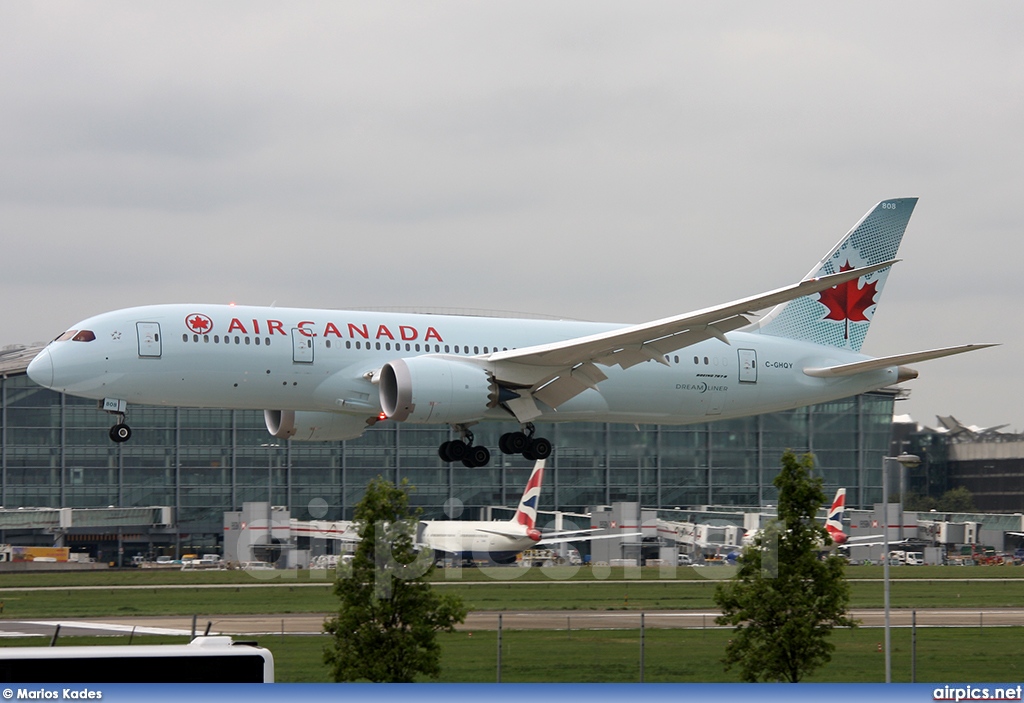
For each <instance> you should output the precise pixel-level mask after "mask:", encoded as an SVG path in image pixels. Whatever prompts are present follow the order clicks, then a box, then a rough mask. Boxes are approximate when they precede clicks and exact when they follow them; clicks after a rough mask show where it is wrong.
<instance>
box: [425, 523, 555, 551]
mask: <svg viewBox="0 0 1024 703" xmlns="http://www.w3.org/2000/svg"><path fill="white" fill-rule="evenodd" d="M498 533H504V534H498ZM517 533H521V534H517ZM417 542H419V543H420V544H424V545H426V546H427V547H429V548H431V549H433V550H434V551H435V552H444V553H446V554H452V555H455V556H461V557H464V558H468V559H471V558H476V559H494V560H502V559H506V558H508V557H511V556H515V555H516V554H518V553H519V552H521V551H523V550H524V549H530V548H531V547H533V546H534V545H535V544H536V542H535V541H534V540H532V539H530V537H529V536H528V535H527V534H526V528H525V527H524V526H522V525H517V524H515V523H514V522H510V521H494V522H484V521H479V520H429V521H428V520H425V521H423V522H421V523H420V533H419V534H418V535H417Z"/></svg>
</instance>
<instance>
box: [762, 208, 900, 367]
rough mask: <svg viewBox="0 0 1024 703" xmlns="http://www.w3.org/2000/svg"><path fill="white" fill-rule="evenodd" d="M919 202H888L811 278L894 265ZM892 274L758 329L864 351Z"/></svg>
mask: <svg viewBox="0 0 1024 703" xmlns="http://www.w3.org/2000/svg"><path fill="white" fill-rule="evenodd" d="M915 205H917V198H894V199H892V200H883V201H882V202H880V203H878V204H877V205H875V207H873V208H872V209H871V210H870V211H869V212H868V213H867V214H866V215H864V217H863V218H861V220H860V221H859V222H858V223H857V224H856V225H854V226H853V229H851V230H850V231H849V233H847V235H846V236H845V237H844V238H843V239H842V241H840V242H839V244H837V245H836V246H835V248H833V249H832V250H831V251H830V252H829V253H828V254H827V255H826V256H825V258H823V259H822V260H821V261H820V262H819V263H818V264H817V265H816V266H815V267H814V268H813V269H811V271H810V273H808V274H807V276H806V278H815V277H818V276H822V275H825V274H830V273H838V272H839V271H847V270H849V269H852V268H858V267H861V266H870V265H872V264H878V263H882V262H884V261H891V260H893V259H894V258H895V257H896V251H897V250H898V249H899V247H900V241H901V240H902V239H903V232H904V231H905V230H906V228H907V222H909V220H910V216H911V214H913V212H914V206H915ZM888 275H889V269H887V268H885V269H882V270H881V271H877V272H875V273H872V274H869V275H867V276H862V277H861V278H859V279H856V280H853V281H850V282H848V283H843V284H841V285H838V286H835V287H833V288H830V289H828V290H825V291H822V292H821V293H815V294H814V295H809V296H806V297H803V298H797V299H796V300H791V301H789V302H787V303H782V304H781V305H779V306H777V307H775V308H774V309H773V310H771V311H770V312H769V313H768V314H767V315H765V316H764V317H763V318H762V319H761V320H760V321H759V322H757V323H755V325H754V326H753V327H754V329H756V330H758V331H760V332H761V334H767V335H771V336H773V337H786V338H788V339H798V340H801V341H805V342H812V343H815V344H822V345H826V346H832V347H839V348H842V349H850V350H852V351H860V348H861V345H862V344H863V343H864V337H865V335H867V333H868V327H869V326H870V324H871V319H872V318H873V317H874V314H875V308H876V306H877V305H878V300H879V298H881V295H882V288H883V286H885V281H886V278H887V277H888Z"/></svg>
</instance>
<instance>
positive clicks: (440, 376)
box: [28, 198, 990, 467]
mask: <svg viewBox="0 0 1024 703" xmlns="http://www.w3.org/2000/svg"><path fill="white" fill-rule="evenodd" d="M916 203H917V199H916V198H899V199H893V200H884V201H882V202H880V203H878V205H876V206H875V207H873V208H872V209H871V210H870V211H869V212H868V213H867V214H866V215H865V216H864V217H863V218H862V219H861V220H860V221H859V222H858V223H857V224H856V225H854V227H853V229H852V230H850V232H849V233H848V234H847V235H846V236H845V237H844V238H843V239H842V240H841V241H840V242H839V244H837V245H836V246H835V247H834V248H833V249H832V250H830V251H829V252H828V253H827V254H826V255H825V257H824V258H822V259H821V261H820V262H818V263H817V264H815V266H814V268H812V269H811V271H810V273H809V274H808V275H807V277H806V278H804V279H803V280H802V281H800V282H799V283H796V284H794V285H790V286H786V287H784V288H779V289H777V290H773V291H770V292H767V293H762V294H759V295H754V296H750V297H747V298H742V299H740V300H736V301H734V302H731V303H726V304H724V305H718V306H714V307H710V308H705V309H703V310H697V311H695V312H689V313H684V314H681V315H676V316H673V317H667V318H664V319H661V320H655V321H653V322H647V323H643V324H637V325H626V324H612V323H590V322H571V321H554V320H529V319H506V318H488V317H469V316H456V315H423V314H405V313H384V312H357V311H345V310H314V309H297V308H277V307H245V306H231V305H213V304H198V303H188V304H169V305H151V306H145V307H135V308H128V309H124V310H117V311H115V312H108V313H104V314H101V315H97V316H95V317H90V318H89V319H87V320H83V321H82V322H79V323H77V324H75V325H73V326H72V327H71V328H70V329H69V330H68V331H67V332H65V333H64V334H62V335H60V336H59V337H57V339H55V340H54V341H53V342H51V343H50V344H49V345H48V346H47V347H46V348H45V349H43V351H42V352H40V353H39V355H38V356H37V357H36V358H35V359H34V360H33V361H32V363H31V364H30V365H29V367H28V374H29V376H30V377H31V378H32V379H33V380H34V381H35V382H36V383H38V384H40V385H42V386H45V387H46V388H52V389H54V390H56V391H60V392H63V393H68V394H71V395H75V396H82V397H86V398H95V399H97V400H99V401H100V406H101V407H102V409H104V410H106V411H108V412H110V413H113V414H115V415H116V416H117V424H115V425H114V426H113V427H112V428H111V429H110V438H111V439H112V440H113V441H115V442H124V441H126V440H128V439H129V438H130V437H131V430H130V428H129V427H128V425H127V424H125V413H126V411H127V407H128V404H129V403H139V404H147V405H173V406H184V407H204V408H242V409H245V408H248V409H260V410H264V411H265V418H266V425H267V429H268V430H269V432H270V434H272V435H273V436H274V437H278V438H282V439H294V440H306V441H321V440H332V441H336V440H345V439H355V438H357V437H359V436H360V435H361V434H362V433H363V431H364V430H365V429H366V428H367V427H369V426H370V425H373V424H375V423H377V422H381V421H391V422H402V423H407V424H434V425H450V426H451V427H453V428H454V429H455V430H457V431H458V432H459V435H460V439H456V440H451V441H446V442H444V443H443V444H441V446H440V447H439V450H438V451H439V454H440V457H441V459H442V460H444V461H448V462H453V461H459V462H462V463H463V464H465V465H466V466H469V467H474V466H483V465H485V464H487V463H488V462H489V461H490V451H489V450H488V448H487V447H483V446H479V445H475V444H474V440H473V433H472V431H471V429H470V428H471V427H472V426H473V425H475V424H476V423H479V422H483V421H489V420H490V421H495V420H496V421H515V422H518V423H519V425H520V430H519V431H516V432H509V433H506V434H504V435H502V437H501V439H500V442H499V445H500V447H499V448H500V450H501V451H502V452H505V453H508V454H522V455H523V456H524V457H526V458H527V459H531V460H536V459H544V458H546V457H547V456H548V455H549V454H550V453H551V443H550V442H549V441H548V440H547V439H545V438H544V437H542V436H540V435H538V434H536V431H535V423H544V422H622V423H652V424H670V425H685V424H691V423H698V422H706V421H709V420H714V419H719V418H734V417H742V416H746V415H756V414H760V413H766V412H773V411H778V410H785V409H789V408H796V407H802V406H805V405H812V404H815V403H822V402H826V401H829V400H834V399H837V398H844V397H848V396H852V395H856V394H858V393H864V392H866V391H871V390H875V389H878V388H883V387H885V386H890V385H893V384H895V383H898V382H901V381H905V380H908V379H912V378H915V377H916V376H917V372H916V371H914V370H913V369H910V368H908V367H907V366H906V365H907V364H911V363H915V362H919V361H925V360H928V359H935V358H938V357H942V356H949V355H951V354H958V353H961V352H965V351H970V350H972V349H978V348H981V347H984V346H990V345H979V344H968V345H963V346H956V347H946V348H942V349H933V350H929V351H921V352H915V353H910V354H898V355H895V356H885V357H881V358H875V357H870V356H866V355H864V354H862V353H861V352H860V349H861V345H862V343H863V341H864V336H865V335H866V334H867V331H868V326H869V325H870V324H871V320H872V318H873V316H874V313H875V309H876V306H877V304H878V300H879V297H880V296H881V293H882V288H883V286H884V285H885V281H886V278H887V276H888V274H889V270H890V267H891V266H892V265H893V264H894V263H895V256H896V251H897V249H898V248H899V244H900V240H901V239H902V237H903V232H904V230H905V229H906V226H907V222H908V220H909V219H910V215H911V213H912V212H913V210H914V206H915V205H916ZM759 310H769V312H768V313H767V314H766V315H765V316H764V317H762V318H760V319H756V320H755V319H754V318H755V313H756V312H757V311H759Z"/></svg>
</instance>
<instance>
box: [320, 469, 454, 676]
mask: <svg viewBox="0 0 1024 703" xmlns="http://www.w3.org/2000/svg"><path fill="white" fill-rule="evenodd" d="M408 491H409V485H408V482H407V481H405V480H403V481H402V485H401V486H396V485H395V484H393V483H391V482H390V481H386V480H384V479H383V478H381V477H377V478H376V479H374V480H373V481H371V482H370V483H369V485H368V486H367V487H366V496H365V497H364V498H363V499H362V500H361V501H360V502H359V504H358V505H357V506H356V509H355V515H354V518H355V521H356V522H357V523H359V538H360V541H359V545H358V547H357V548H356V552H355V555H354V558H353V559H352V561H351V562H349V563H348V564H344V565H343V566H340V567H339V568H338V575H337V578H336V580H335V582H334V593H335V595H337V596H338V597H339V598H340V599H341V606H340V608H339V610H338V614H337V616H335V617H333V618H331V619H329V620H327V621H326V622H325V623H324V631H325V632H327V633H328V634H330V635H332V636H333V639H332V641H331V643H330V644H329V645H327V646H326V647H325V649H324V662H325V663H327V664H328V665H329V666H330V668H331V674H332V675H333V677H334V680H335V681H355V680H358V679H367V680H369V681H373V682H391V683H407V682H411V681H412V680H413V678H414V677H415V676H416V675H417V674H424V675H427V676H430V677H432V678H437V677H438V675H439V674H440V673H441V666H440V654H441V649H440V646H439V645H438V644H437V641H436V636H437V633H438V632H440V631H444V632H451V631H452V630H453V629H454V627H455V624H456V623H459V622H462V621H463V620H465V617H466V608H465V607H464V606H463V604H462V600H461V599H459V598H458V597H457V596H451V595H440V594H437V593H435V592H434V591H433V590H432V588H431V586H430V584H429V583H428V582H427V581H426V580H425V577H426V575H427V574H428V573H429V572H430V570H431V568H433V553H432V552H431V551H430V550H422V551H421V552H416V550H415V549H414V546H415V544H414V539H413V538H414V535H415V534H416V532H415V530H416V525H417V522H418V518H419V511H416V513H410V511H409V493H408Z"/></svg>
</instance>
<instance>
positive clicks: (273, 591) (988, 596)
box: [0, 566, 1024, 618]
mask: <svg viewBox="0 0 1024 703" xmlns="http://www.w3.org/2000/svg"><path fill="white" fill-rule="evenodd" d="M724 569H725V567H714V568H705V569H703V570H697V569H679V570H678V572H679V575H680V576H683V577H684V578H682V579H661V578H659V573H660V572H659V570H658V569H650V570H647V569H645V570H641V571H642V578H640V579H639V580H624V579H622V573H621V570H618V573H613V574H612V577H611V578H607V579H596V578H594V577H593V575H592V574H590V573H589V570H580V571H579V572H578V573H575V574H569V575H571V576H572V578H569V579H562V578H550V577H549V576H548V575H547V574H545V573H544V572H548V573H552V572H554V571H555V570H551V569H543V570H542V569H530V570H524V571H525V572H526V573H525V574H524V576H528V577H531V578H529V579H527V580H523V581H519V580H518V579H517V580H516V581H512V582H509V581H494V580H487V579H486V578H485V576H486V574H485V573H482V571H481V570H471V569H466V570H463V572H462V577H463V578H462V580H459V581H454V580H448V579H444V578H443V574H439V575H437V578H435V580H436V581H438V582H439V585H438V588H443V589H445V592H448V593H455V594H458V595H459V596H461V597H462V598H463V600H464V601H465V602H466V604H467V606H468V607H469V608H470V610H495V611H500V610H522V609H530V610H544V609H550V610H625V609H628V610H676V609H683V610H687V609H696V608H710V607H713V605H714V603H713V600H712V597H713V594H714V591H715V586H716V584H717V581H715V580H711V579H709V578H706V577H705V576H707V575H710V574H722V575H724V574H726V573H727V572H726V571H725V570H724ZM872 569H873V567H851V568H850V569H849V570H848V573H849V575H850V577H851V579H852V581H851V584H850V588H851V594H852V601H851V607H854V608H879V607H882V598H883V593H882V582H881V581H880V580H871V579H876V578H880V577H881V568H877V574H876V573H875V572H874V571H872ZM504 571H505V572H508V571H512V570H510V569H505V570H504ZM892 571H893V581H892V588H891V597H892V606H893V607H894V608H935V607H940V606H946V607H961V608H995V607H1021V606H1024V583H1022V582H1020V581H1017V580H1016V579H1017V578H1024V569H1019V568H1016V567H987V566H978V567H934V568H931V567H903V568H901V569H893V570H892ZM693 572H700V573H701V575H700V576H695V575H694V573H693ZM950 572H952V573H953V574H955V576H956V577H953V576H949V575H947V574H949V573H950ZM275 573H276V572H261V575H262V574H271V575H273V574H275ZM565 573H568V572H563V574H562V575H565ZM929 574H937V575H932V576H929ZM311 575H313V577H314V580H311V579H310V576H311ZM9 576H10V577H12V578H9ZM33 576H37V577H38V579H37V580H38V583H34V584H32V581H33V578H32V577H33ZM325 576H326V574H325V573H324V572H319V573H317V572H286V573H285V574H283V575H277V576H276V577H275V578H273V579H270V580H268V579H266V578H254V577H253V576H252V575H250V574H246V573H244V572H238V571H219V572H218V571H211V572H181V571H145V570H134V571H119V572H84V573H78V574H75V573H67V574H59V573H57V574H54V573H42V574H11V575H3V576H0V588H3V590H2V591H0V600H2V601H3V603H4V615H3V616H4V617H8V618H54V617H99V616H105V615H187V616H191V615H199V616H204V615H216V614H221V615H227V614H237V615H242V614H259V613H268V612H275V613H326V612H329V611H331V610H333V608H334V606H335V599H334V596H333V595H332V593H331V585H330V583H328V582H327V581H326V580H325ZM967 576H970V577H971V578H967ZM14 577H16V578H14ZM865 579H866V580H865ZM470 581H472V582H470ZM60 582H63V583H60ZM29 584H32V585H29ZM440 584H443V585H440ZM73 586H85V587H88V588H89V590H78V589H76V588H73ZM122 586H132V587H133V588H119V587H122ZM86 594H87V597H83V596H85V595H86Z"/></svg>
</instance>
